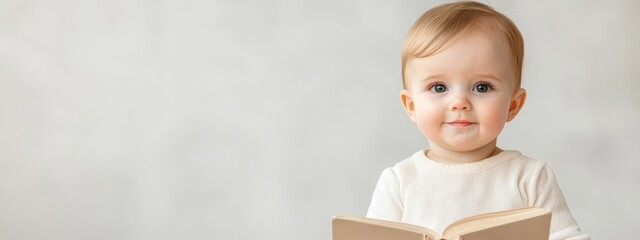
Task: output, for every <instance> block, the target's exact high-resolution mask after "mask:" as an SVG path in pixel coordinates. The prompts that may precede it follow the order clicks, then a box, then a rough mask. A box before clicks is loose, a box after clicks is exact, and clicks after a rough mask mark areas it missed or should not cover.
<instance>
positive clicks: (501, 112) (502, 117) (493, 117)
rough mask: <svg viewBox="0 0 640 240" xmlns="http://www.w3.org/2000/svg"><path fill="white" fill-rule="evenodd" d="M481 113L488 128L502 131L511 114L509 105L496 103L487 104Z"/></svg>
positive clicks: (500, 102)
mask: <svg viewBox="0 0 640 240" xmlns="http://www.w3.org/2000/svg"><path fill="white" fill-rule="evenodd" d="M479 113H481V114H482V115H481V118H482V120H484V122H485V125H486V126H487V127H489V128H491V129H495V130H498V131H500V130H501V129H502V127H503V126H504V124H505V123H506V122H507V114H508V113H509V108H508V103H505V102H504V101H496V102H493V103H491V104H487V105H485V107H484V109H482V111H479Z"/></svg>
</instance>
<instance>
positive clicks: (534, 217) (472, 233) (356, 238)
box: [331, 207, 551, 240]
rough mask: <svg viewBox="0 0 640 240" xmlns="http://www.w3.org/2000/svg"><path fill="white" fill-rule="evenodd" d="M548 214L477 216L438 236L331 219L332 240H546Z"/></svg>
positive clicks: (526, 211)
mask: <svg viewBox="0 0 640 240" xmlns="http://www.w3.org/2000/svg"><path fill="white" fill-rule="evenodd" d="M550 224H551V212H549V211H547V210H545V209H542V208H537V207H528V208H519V209H513V210H508V211H501V212H493V213H487V214H480V215H476V216H471V217H467V218H463V219H461V220H458V221H456V222H454V223H452V224H450V225H449V226H448V227H447V228H445V230H444V232H443V233H442V236H440V235H439V234H438V233H436V232H434V231H433V230H430V229H427V228H424V227H421V226H417V225H412V224H407V223H400V222H391V221H384V220H378V219H372V218H364V217H351V216H334V217H333V219H332V220H331V225H332V226H331V228H332V239H333V240H441V239H445V240H507V239H509V240H511V239H515V240H542V239H544V240H548V239H549V226H550Z"/></svg>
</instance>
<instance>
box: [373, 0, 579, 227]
mask: <svg viewBox="0 0 640 240" xmlns="http://www.w3.org/2000/svg"><path fill="white" fill-rule="evenodd" d="M523 54H524V43H523V40H522V36H521V35H520V32H519V30H518V28H517V27H516V26H515V25H514V24H513V22H512V21H511V20H510V19H509V18H507V17H506V16H504V15H503V14H501V13H499V12H497V11H495V10H494V9H492V8H491V7H489V6H487V5H484V4H482V3H477V2H456V3H449V4H444V5H441V6H438V7H435V8H433V9H431V10H429V11H427V12H426V13H424V15H422V16H421V17H420V18H419V19H418V20H417V21H416V22H415V23H414V25H413V26H412V27H411V29H410V30H409V33H408V34H407V37H406V39H405V42H404V46H403V49H402V77H403V83H404V89H403V90H402V91H401V92H400V98H401V101H402V106H403V107H404V110H405V111H406V113H407V115H409V118H410V119H411V120H412V121H413V122H415V123H416V125H417V126H418V129H419V130H420V132H421V133H422V134H423V135H424V136H425V137H426V139H427V141H428V142H429V149H426V150H421V151H419V152H417V153H415V154H413V155H412V156H411V157H409V158H408V159H405V160H403V161H401V162H399V163H397V164H396V165H395V166H393V167H390V168H387V169H385V170H384V171H383V172H382V174H381V176H380V180H379V181H378V184H377V186H376V188H375V190H374V193H373V197H372V199H371V205H370V207H369V210H368V212H367V217H370V218H378V219H384V220H391V221H399V222H406V223H411V224H415V225H421V226H425V227H428V228H431V229H433V230H435V231H438V232H440V233H442V231H443V230H444V228H445V227H446V226H447V225H448V224H450V223H452V222H454V221H455V220H458V219H461V218H464V217H468V216H471V215H476V214H481V213H488V212H494V211H502V210H509V209H513V208H522V207H528V206H538V207H542V208H545V209H547V210H549V211H551V212H552V220H551V233H550V239H590V237H589V236H588V235H586V234H584V233H582V232H581V231H580V228H579V227H578V225H577V224H576V222H575V220H574V219H573V217H572V216H571V212H570V211H569V208H568V207H567V204H566V202H565V200H564V196H563V195H562V192H561V191H560V188H559V187H558V184H557V182H556V179H555V177H554V174H553V172H552V170H551V169H550V168H549V166H548V165H547V164H546V163H545V162H543V161H540V160H535V159H531V158H528V157H526V156H523V155H522V154H520V152H518V151H512V150H502V149H500V148H498V147H496V139H497V137H498V135H499V134H500V131H502V128H503V127H504V124H505V123H506V122H508V121H511V120H513V119H514V118H515V117H516V115H517V114H518V112H519V111H520V109H522V106H523V104H524V102H525V98H526V95H527V94H526V91H525V90H524V89H523V88H521V86H520V78H521V75H522V60H523Z"/></svg>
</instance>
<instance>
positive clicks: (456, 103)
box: [449, 93, 471, 111]
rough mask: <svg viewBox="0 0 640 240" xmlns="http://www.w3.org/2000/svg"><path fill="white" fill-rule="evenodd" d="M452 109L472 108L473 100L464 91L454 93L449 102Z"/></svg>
mask: <svg viewBox="0 0 640 240" xmlns="http://www.w3.org/2000/svg"><path fill="white" fill-rule="evenodd" d="M449 109H450V110H464V111H469V110H471V102H470V101H469V97H468V96H467V95H466V94H464V93H459V94H453V95H452V96H451V102H450V103H449Z"/></svg>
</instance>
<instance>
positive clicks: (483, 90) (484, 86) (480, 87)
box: [473, 83, 493, 93]
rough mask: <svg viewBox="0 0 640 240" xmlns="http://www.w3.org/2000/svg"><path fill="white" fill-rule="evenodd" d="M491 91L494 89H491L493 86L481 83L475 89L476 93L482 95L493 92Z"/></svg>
mask: <svg viewBox="0 0 640 240" xmlns="http://www.w3.org/2000/svg"><path fill="white" fill-rule="evenodd" d="M491 89H493V87H491V85H490V84H487V83H479V84H476V85H475V86H474V87H473V90H474V91H476V92H480V93H486V92H488V91H491Z"/></svg>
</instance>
